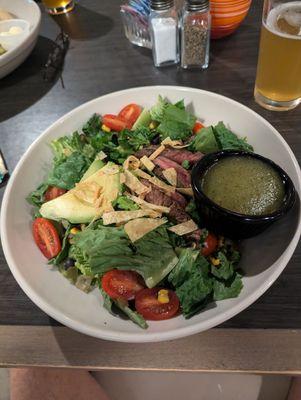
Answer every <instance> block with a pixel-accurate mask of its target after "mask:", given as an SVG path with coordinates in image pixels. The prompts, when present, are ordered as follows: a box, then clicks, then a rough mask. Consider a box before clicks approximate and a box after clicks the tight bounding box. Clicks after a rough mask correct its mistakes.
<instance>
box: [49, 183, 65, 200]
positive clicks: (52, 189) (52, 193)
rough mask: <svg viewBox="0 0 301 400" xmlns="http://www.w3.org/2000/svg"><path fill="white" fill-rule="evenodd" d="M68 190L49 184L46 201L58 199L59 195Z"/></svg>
mask: <svg viewBox="0 0 301 400" xmlns="http://www.w3.org/2000/svg"><path fill="white" fill-rule="evenodd" d="M66 192H67V190H65V189H62V188H59V187H57V186H49V187H48V189H47V190H46V193H45V195H44V199H45V201H50V200H53V199H56V198H57V197H60V196H62V194H64V193H66Z"/></svg>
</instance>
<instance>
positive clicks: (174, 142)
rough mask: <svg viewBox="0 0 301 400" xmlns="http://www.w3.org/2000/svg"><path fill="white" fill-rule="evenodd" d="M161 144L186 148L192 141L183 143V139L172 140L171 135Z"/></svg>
mask: <svg viewBox="0 0 301 400" xmlns="http://www.w3.org/2000/svg"><path fill="white" fill-rule="evenodd" d="M161 144H164V145H165V146H170V147H173V148H174V149H184V148H185V147H188V146H189V145H190V143H188V144H183V142H182V141H181V140H172V139H171V138H170V137H169V136H168V137H167V138H166V139H164V140H163V141H162V142H161Z"/></svg>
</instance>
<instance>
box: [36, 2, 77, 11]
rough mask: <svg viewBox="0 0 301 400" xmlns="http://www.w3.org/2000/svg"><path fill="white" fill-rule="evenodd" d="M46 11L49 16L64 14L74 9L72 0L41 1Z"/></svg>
mask: <svg viewBox="0 0 301 400" xmlns="http://www.w3.org/2000/svg"><path fill="white" fill-rule="evenodd" d="M43 3H44V5H45V8H46V11H47V12H48V13H49V14H53V15H56V14H64V13H67V12H69V11H71V10H73V8H74V1H73V0H43Z"/></svg>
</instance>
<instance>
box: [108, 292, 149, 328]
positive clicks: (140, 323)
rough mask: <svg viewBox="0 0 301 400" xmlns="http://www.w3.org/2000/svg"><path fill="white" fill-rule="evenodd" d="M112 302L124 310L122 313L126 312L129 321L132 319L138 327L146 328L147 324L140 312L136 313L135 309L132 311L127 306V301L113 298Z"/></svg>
mask: <svg viewBox="0 0 301 400" xmlns="http://www.w3.org/2000/svg"><path fill="white" fill-rule="evenodd" d="M114 304H115V305H116V306H117V307H118V308H120V310H121V311H123V312H124V314H126V315H127V316H128V317H129V319H130V320H131V321H133V322H134V323H135V324H137V325H138V326H140V328H142V329H147V328H148V325H147V323H146V321H145V319H144V318H143V317H142V315H141V314H139V313H137V311H133V310H132V309H131V308H130V307H129V306H128V303H127V302H125V301H123V300H121V299H118V300H114Z"/></svg>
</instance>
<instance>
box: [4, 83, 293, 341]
mask: <svg viewBox="0 0 301 400" xmlns="http://www.w3.org/2000/svg"><path fill="white" fill-rule="evenodd" d="M137 90H142V91H143V90H146V91H147V90H156V91H158V92H161V93H162V92H163V93H164V91H165V90H174V91H177V92H178V93H179V94H180V92H181V91H183V92H185V91H189V92H192V93H197V94H200V93H203V94H206V95H207V96H210V97H215V98H219V99H223V100H224V101H226V102H230V103H231V104H233V105H235V106H237V107H239V108H241V109H243V110H245V111H247V112H248V113H251V114H252V115H253V116H254V117H255V118H257V119H259V120H260V121H261V122H262V123H263V124H264V125H265V126H266V127H267V128H268V129H270V130H272V131H273V133H274V135H275V136H277V137H278V139H279V140H280V141H281V142H282V145H283V146H284V147H285V149H286V151H287V152H288V154H289V156H290V159H291V162H292V164H293V165H294V167H295V170H296V171H298V189H299V190H300V189H301V171H300V167H299V164H298V162H297V159H296V157H295V155H294V153H293V152H292V150H291V148H290V147H289V145H288V144H287V143H286V141H285V140H284V139H283V137H282V136H281V135H280V133H279V132H278V131H277V130H276V128H274V127H273V126H272V125H271V124H270V123H269V122H268V121H267V120H266V119H264V118H263V117H262V116H261V115H259V114H257V113H256V112H255V111H253V110H252V109H250V108H248V107H247V106H245V105H243V104H242V103H239V102H237V101H235V100H233V99H231V98H229V97H226V96H223V95H220V94H218V93H215V92H210V91H207V90H202V89H196V88H191V87H185V86H172V85H166V86H165V85H155V86H140V87H136V88H130V89H124V90H120V91H116V92H111V93H108V94H105V95H103V96H99V97H98V98H95V99H92V100H90V101H88V102H86V103H83V104H81V105H79V106H78V107H76V108H74V109H72V110H71V111H69V112H68V113H66V114H64V115H63V116H62V117H60V118H59V119H57V120H56V121H55V122H54V123H52V124H51V125H50V126H49V127H48V128H47V129H45V130H44V131H43V132H42V134H41V135H39V136H38V137H37V138H36V139H35V140H34V142H33V143H32V144H31V145H30V146H29V147H28V149H27V150H26V152H25V153H24V154H23V156H22V157H21V159H20V160H19V162H18V164H17V165H16V167H15V169H14V170H13V172H12V174H11V177H10V179H9V181H8V184H7V187H6V190H5V192H4V196H3V201H2V206H1V218H0V227H1V231H0V232H1V235H0V236H1V241H2V245H3V252H4V255H5V258H6V260H7V263H8V265H9V268H10V270H11V272H12V274H13V276H14V278H15V279H16V281H17V282H18V284H19V285H20V287H21V288H22V290H23V291H24V292H25V294H26V295H27V296H28V297H29V298H30V299H31V300H32V301H33V302H34V303H35V304H36V305H37V306H38V307H39V308H40V309H42V310H43V311H44V312H45V313H46V314H48V315H49V316H51V317H52V318H54V319H56V320H57V321H59V322H60V323H62V324H64V325H66V326H68V327H70V328H72V329H74V330H76V331H78V332H81V333H84V334H86V335H90V336H93V337H96V338H100V339H105V340H111V341H116V342H127V343H146V342H160V341H164V340H171V339H178V338H181V337H186V336H189V335H193V334H196V333H199V332H201V331H204V330H208V329H210V328H212V327H214V326H216V325H218V324H221V323H223V322H225V321H226V320H228V319H230V318H231V317H233V316H234V315H236V314H238V313H239V312H241V311H242V310H244V309H245V308H247V307H248V306H249V305H250V304H252V303H253V302H254V301H256V300H257V299H258V298H259V297H260V296H261V295H262V294H263V293H264V292H266V290H267V289H268V288H269V287H270V286H271V285H272V284H273V283H274V282H275V280H276V279H277V278H278V277H279V275H280V274H281V272H282V271H283V270H284V268H285V267H286V265H287V263H288V262H289V260H290V258H291V257H292V255H293V253H294V251H295V249H296V246H297V244H298V241H299V238H300V235H301V213H299V218H298V225H297V228H296V231H295V233H294V236H293V238H292V240H291V242H290V243H289V245H288V246H287V248H286V250H285V252H284V253H283V254H282V255H281V256H280V257H279V258H278V259H277V260H276V261H275V262H279V260H280V259H281V261H280V265H279V266H278V268H277V269H275V270H274V271H273V272H272V273H271V274H270V276H269V279H265V280H264V281H263V282H261V284H260V285H259V286H258V287H257V289H256V291H254V292H252V293H250V294H249V295H248V296H246V297H245V299H244V301H240V302H238V303H237V304H235V305H233V306H232V307H231V308H229V309H228V310H226V311H225V312H224V313H223V314H222V315H221V314H219V315H215V316H213V317H211V318H209V319H207V320H206V321H205V322H204V321H199V322H197V323H195V324H194V325H191V326H189V327H187V326H184V327H180V328H174V329H170V330H168V331H166V332H152V333H146V332H140V331H139V332H135V333H134V332H131V333H128V332H123V333H122V334H120V333H119V332H116V330H114V329H106V330H102V329H101V328H95V327H91V326H87V325H85V324H82V323H81V322H79V321H78V320H77V319H76V318H74V317H73V318H71V317H68V316H67V315H65V314H63V313H62V312H60V311H57V310H56V308H55V307H54V306H52V305H51V303H48V302H47V300H45V299H44V298H43V297H42V296H40V295H39V294H37V293H36V292H35V291H34V290H33V289H32V288H31V285H30V283H28V282H27V281H26V280H25V279H23V277H22V275H21V273H20V272H19V268H18V267H17V265H15V263H14V258H13V252H11V250H10V246H9V238H8V235H7V229H6V225H7V223H8V221H7V208H8V206H9V199H10V196H11V193H12V191H13V189H14V181H15V179H16V177H17V175H18V174H19V172H20V171H21V170H22V167H23V164H24V162H25V161H26V160H27V158H28V157H30V155H31V153H32V152H33V151H35V148H36V146H37V145H38V144H39V143H40V142H43V141H44V140H45V137H46V136H47V134H48V133H49V132H50V131H52V130H54V129H56V128H57V127H59V126H60V125H61V124H63V123H64V121H65V119H68V118H70V117H71V116H72V115H73V114H74V113H78V112H80V111H81V110H82V109H83V108H85V107H87V106H89V105H90V104H93V103H95V102H97V101H99V99H100V98H101V99H107V98H114V97H118V96H120V94H124V93H126V94H130V95H131V93H135V92H136V91H137ZM200 326H201V327H200Z"/></svg>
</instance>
